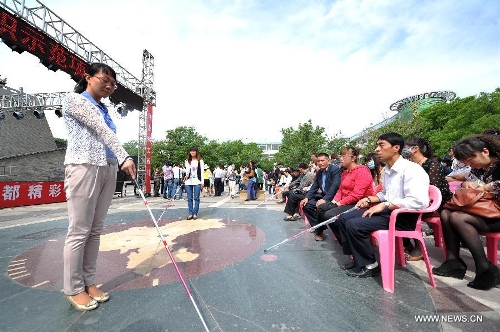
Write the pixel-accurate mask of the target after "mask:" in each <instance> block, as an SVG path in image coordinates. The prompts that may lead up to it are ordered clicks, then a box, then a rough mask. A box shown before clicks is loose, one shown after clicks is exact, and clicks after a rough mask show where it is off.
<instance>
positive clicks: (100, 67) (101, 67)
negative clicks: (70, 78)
mask: <svg viewBox="0 0 500 332" xmlns="http://www.w3.org/2000/svg"><path fill="white" fill-rule="evenodd" d="M99 72H103V73H104V74H106V75H109V76H111V77H113V78H114V79H115V81H116V72H115V70H114V69H113V68H111V67H110V66H108V65H107V64H104V63H100V62H94V63H92V64H91V65H90V66H88V67H87V68H86V69H85V74H87V75H89V76H91V77H92V76H95V74H97V73H99ZM85 90H87V79H86V78H85V75H84V76H83V77H82V79H81V80H80V81H78V83H76V85H75V88H74V89H73V91H74V92H76V93H82V92H83V91H85Z"/></svg>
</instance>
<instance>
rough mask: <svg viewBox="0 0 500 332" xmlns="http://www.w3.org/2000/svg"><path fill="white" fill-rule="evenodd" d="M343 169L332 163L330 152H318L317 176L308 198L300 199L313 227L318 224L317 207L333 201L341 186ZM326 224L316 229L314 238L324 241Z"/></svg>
mask: <svg viewBox="0 0 500 332" xmlns="http://www.w3.org/2000/svg"><path fill="white" fill-rule="evenodd" d="M341 177H342V169H341V168H340V167H339V166H338V165H334V164H330V157H329V156H328V154H326V153H324V152H322V153H319V154H318V159H317V169H316V178H315V180H314V182H313V184H312V186H311V188H310V189H309V191H308V192H307V195H306V198H304V199H303V200H302V201H300V204H301V206H302V209H303V211H304V214H305V215H306V217H307V220H308V221H309V224H310V225H311V227H313V226H316V225H317V224H318V211H317V207H318V206H319V205H321V204H323V203H325V202H331V201H332V199H333V196H335V194H336V193H337V190H338V189H339V187H340V180H341ZM325 229H326V226H322V227H318V228H317V229H316V230H315V236H314V239H315V240H316V241H323V240H324V237H323V231H324V230H325Z"/></svg>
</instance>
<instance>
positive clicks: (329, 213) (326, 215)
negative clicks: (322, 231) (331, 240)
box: [318, 202, 354, 244]
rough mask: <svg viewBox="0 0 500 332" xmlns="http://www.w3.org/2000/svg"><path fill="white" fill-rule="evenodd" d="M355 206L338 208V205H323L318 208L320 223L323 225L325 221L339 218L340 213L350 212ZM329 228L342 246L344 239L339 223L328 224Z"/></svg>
mask: <svg viewBox="0 0 500 332" xmlns="http://www.w3.org/2000/svg"><path fill="white" fill-rule="evenodd" d="M353 206H354V204H351V205H341V206H337V204H335V203H332V202H326V203H323V204H321V205H320V206H318V223H322V222H323V221H326V220H328V219H331V218H333V217H335V216H338V215H339V214H340V213H342V212H345V211H347V210H349V209H350V208H352V207H353ZM328 227H329V228H330V229H331V230H332V232H333V234H335V237H336V238H337V240H338V241H339V244H342V238H341V237H340V231H339V226H338V225H337V221H334V222H332V223H330V224H328Z"/></svg>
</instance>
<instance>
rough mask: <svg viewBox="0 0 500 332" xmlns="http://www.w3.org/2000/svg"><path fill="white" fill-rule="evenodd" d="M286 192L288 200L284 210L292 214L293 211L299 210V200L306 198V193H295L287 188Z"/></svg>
mask: <svg viewBox="0 0 500 332" xmlns="http://www.w3.org/2000/svg"><path fill="white" fill-rule="evenodd" d="M287 193H288V201H287V202H286V205H285V210H284V212H285V213H286V214H289V215H294V214H295V213H298V212H299V203H300V201H301V200H303V199H304V198H306V194H304V193H295V192H294V191H293V190H289V191H288V192H287ZM283 196H284V194H283Z"/></svg>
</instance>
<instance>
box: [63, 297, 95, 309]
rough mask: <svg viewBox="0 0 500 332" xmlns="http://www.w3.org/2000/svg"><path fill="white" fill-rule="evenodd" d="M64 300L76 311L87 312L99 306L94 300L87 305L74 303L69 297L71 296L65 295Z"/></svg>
mask: <svg viewBox="0 0 500 332" xmlns="http://www.w3.org/2000/svg"><path fill="white" fill-rule="evenodd" d="M65 297H66V300H68V302H69V303H71V305H72V306H73V308H75V309H76V310H78V311H89V310H94V309H95V308H97V307H98V306H99V303H97V301H96V300H95V299H92V300H91V301H90V302H89V303H87V304H79V303H76V301H75V300H73V298H72V297H71V295H66V296H65Z"/></svg>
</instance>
